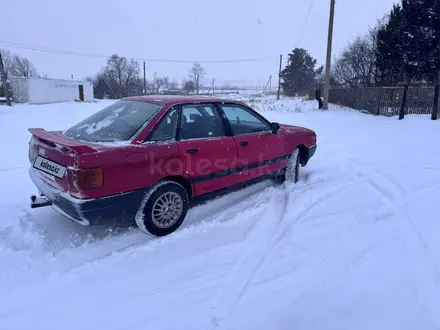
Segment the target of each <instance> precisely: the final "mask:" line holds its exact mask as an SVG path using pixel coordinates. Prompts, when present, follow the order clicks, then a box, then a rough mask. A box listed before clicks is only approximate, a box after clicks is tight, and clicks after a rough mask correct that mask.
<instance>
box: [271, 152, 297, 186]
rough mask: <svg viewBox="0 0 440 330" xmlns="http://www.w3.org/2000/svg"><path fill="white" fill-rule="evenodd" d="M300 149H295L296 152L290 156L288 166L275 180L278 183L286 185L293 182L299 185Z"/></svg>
mask: <svg viewBox="0 0 440 330" xmlns="http://www.w3.org/2000/svg"><path fill="white" fill-rule="evenodd" d="M299 167H300V162H299V149H298V148H297V149H295V151H294V152H293V153H292V154H291V155H290V157H289V159H288V161H287V166H286V167H285V168H283V169H282V170H281V172H280V173H277V174H276V175H275V176H274V177H273V180H274V181H275V182H276V183H284V182H285V181H287V182H293V183H297V182H298V180H299Z"/></svg>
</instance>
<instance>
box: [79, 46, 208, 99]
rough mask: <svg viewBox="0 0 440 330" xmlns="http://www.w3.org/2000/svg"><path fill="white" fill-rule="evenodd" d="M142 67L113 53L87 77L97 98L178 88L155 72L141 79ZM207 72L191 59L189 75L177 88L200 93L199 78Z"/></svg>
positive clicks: (154, 92)
mask: <svg viewBox="0 0 440 330" xmlns="http://www.w3.org/2000/svg"><path fill="white" fill-rule="evenodd" d="M142 70H143V69H141V65H140V63H139V62H137V61H135V60H131V59H127V58H126V57H123V56H119V55H117V54H114V55H112V56H110V57H109V58H108V60H107V62H106V64H105V65H104V66H103V67H102V68H101V70H100V71H99V72H98V73H97V74H96V75H94V76H91V77H87V78H86V80H88V81H90V82H91V83H92V84H93V87H94V91H95V97H96V98H110V99H119V98H122V97H127V96H133V95H143V94H158V93H160V92H163V91H170V90H177V89H179V83H177V82H176V81H170V79H169V78H168V77H165V76H157V75H156V74H155V75H154V77H153V78H152V79H148V80H147V79H146V81H145V83H144V80H143V77H142V75H143V72H142ZM205 75H206V71H205V69H204V68H203V67H202V66H201V65H200V63H194V64H193V65H192V67H191V68H190V69H189V72H188V79H186V80H184V81H183V82H182V84H181V88H180V90H182V91H183V92H185V93H187V94H189V93H197V94H198V93H199V91H200V88H201V87H203V84H202V79H203V77H204V76H205Z"/></svg>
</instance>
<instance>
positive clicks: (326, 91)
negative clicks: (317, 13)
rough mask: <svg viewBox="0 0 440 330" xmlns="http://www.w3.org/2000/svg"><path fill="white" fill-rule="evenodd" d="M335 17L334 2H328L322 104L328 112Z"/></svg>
mask: <svg viewBox="0 0 440 330" xmlns="http://www.w3.org/2000/svg"><path fill="white" fill-rule="evenodd" d="M334 17H335V0H330V17H329V22H328V36H327V58H326V64H325V82H324V103H323V106H322V109H323V110H328V94H329V89H330V71H331V70H330V66H331V59H332V40H333V20H334Z"/></svg>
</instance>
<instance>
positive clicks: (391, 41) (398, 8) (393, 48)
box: [281, 0, 440, 95]
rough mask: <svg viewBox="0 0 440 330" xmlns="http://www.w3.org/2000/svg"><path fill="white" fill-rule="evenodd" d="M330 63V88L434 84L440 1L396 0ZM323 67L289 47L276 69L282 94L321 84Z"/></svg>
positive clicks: (439, 58) (439, 53)
mask: <svg viewBox="0 0 440 330" xmlns="http://www.w3.org/2000/svg"><path fill="white" fill-rule="evenodd" d="M332 62H333V63H332V67H331V69H332V70H331V81H330V84H331V86H332V87H333V88H335V87H339V88H357V87H384V86H388V87H393V86H399V85H405V84H420V85H423V84H424V85H434V84H437V83H438V77H439V72H440V0H401V1H400V2H398V3H396V4H394V5H393V7H392V8H391V10H390V11H389V13H388V14H387V15H385V16H384V17H383V18H382V19H380V20H378V22H377V23H376V25H375V26H374V27H373V28H370V29H369V31H368V33H366V34H365V35H363V36H359V37H357V38H356V39H354V40H352V41H350V42H348V43H347V44H346V46H345V47H344V48H343V49H342V51H341V52H340V53H339V54H338V55H337V56H336V57H335V58H334V60H333V61H332ZM322 72H323V67H322V66H319V67H318V65H317V60H316V59H314V58H313V57H312V56H311V55H310V54H309V53H308V52H307V50H305V49H298V48H296V49H294V50H293V51H292V52H291V53H290V54H289V55H288V64H287V66H286V67H285V68H284V69H283V71H282V72H281V78H282V80H283V82H282V84H283V90H284V92H285V94H287V95H295V94H301V93H309V92H310V91H311V90H312V89H314V88H318V87H320V86H322V84H323V81H324V77H323V74H322Z"/></svg>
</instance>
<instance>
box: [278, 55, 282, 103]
mask: <svg viewBox="0 0 440 330" xmlns="http://www.w3.org/2000/svg"><path fill="white" fill-rule="evenodd" d="M282 64H283V54H281V55H280V68H279V70H278V93H277V100H279V99H280V91H281V66H282Z"/></svg>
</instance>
